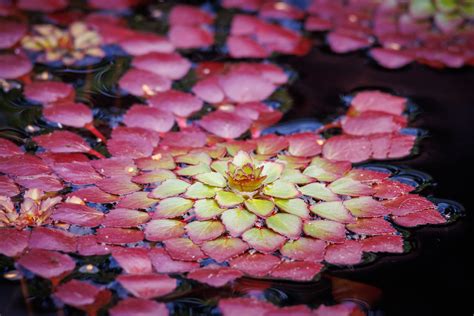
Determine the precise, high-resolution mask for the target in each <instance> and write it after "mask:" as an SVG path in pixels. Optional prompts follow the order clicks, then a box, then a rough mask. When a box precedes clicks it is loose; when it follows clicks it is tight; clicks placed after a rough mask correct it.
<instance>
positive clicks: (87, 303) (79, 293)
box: [54, 279, 112, 311]
mask: <svg viewBox="0 0 474 316" xmlns="http://www.w3.org/2000/svg"><path fill="white" fill-rule="evenodd" d="M54 296H56V297H57V298H59V299H60V300H61V301H63V303H65V304H67V305H71V306H74V307H76V308H79V309H82V310H85V311H97V310H98V309H99V308H101V307H103V306H104V305H106V304H108V303H109V302H110V299H111V298H112V293H111V292H110V291H109V290H107V289H101V288H99V287H96V286H94V285H92V284H89V283H87V282H84V281H78V280H74V279H73V280H70V281H68V282H67V283H64V284H61V285H60V286H58V288H57V290H56V292H54Z"/></svg>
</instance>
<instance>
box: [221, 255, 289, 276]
mask: <svg viewBox="0 0 474 316" xmlns="http://www.w3.org/2000/svg"><path fill="white" fill-rule="evenodd" d="M279 263H280V258H278V257H277V256H274V255H270V254H268V255H267V254H260V253H255V254H248V253H247V254H243V255H241V256H238V257H236V258H234V259H232V260H230V261H229V264H230V266H231V267H232V268H234V269H238V270H240V271H242V272H244V273H246V274H249V275H251V276H256V277H258V276H264V275H267V274H269V273H270V271H272V269H273V268H274V267H276V266H277V265H278V264H279Z"/></svg>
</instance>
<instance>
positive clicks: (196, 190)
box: [184, 182, 217, 199]
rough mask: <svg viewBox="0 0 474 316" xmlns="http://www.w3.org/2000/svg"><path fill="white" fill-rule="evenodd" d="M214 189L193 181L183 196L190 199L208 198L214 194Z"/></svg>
mask: <svg viewBox="0 0 474 316" xmlns="http://www.w3.org/2000/svg"><path fill="white" fill-rule="evenodd" d="M216 191H217V190H216V188H215V187H210V186H208V185H206V184H203V183H201V182H195V183H193V184H191V186H190V187H189V188H188V190H187V191H186V193H185V194H184V196H185V197H187V198H190V199H209V198H212V197H214V196H215V195H216Z"/></svg>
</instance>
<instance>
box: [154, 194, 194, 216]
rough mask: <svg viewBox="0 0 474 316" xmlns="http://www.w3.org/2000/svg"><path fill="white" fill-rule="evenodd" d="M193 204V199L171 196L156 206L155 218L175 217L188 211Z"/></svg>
mask: <svg viewBox="0 0 474 316" xmlns="http://www.w3.org/2000/svg"><path fill="white" fill-rule="evenodd" d="M192 206H193V201H191V200H187V199H183V198H182V197H171V198H166V199H163V200H161V201H160V202H159V203H158V205H157V206H156V208H155V215H154V218H173V217H178V216H181V215H183V214H184V213H186V212H187V211H188V210H189V209H190V208H191V207H192Z"/></svg>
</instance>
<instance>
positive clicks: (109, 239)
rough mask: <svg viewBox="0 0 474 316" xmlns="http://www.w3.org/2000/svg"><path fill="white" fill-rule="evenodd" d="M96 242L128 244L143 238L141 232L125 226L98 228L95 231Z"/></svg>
mask: <svg viewBox="0 0 474 316" xmlns="http://www.w3.org/2000/svg"><path fill="white" fill-rule="evenodd" d="M96 236H97V237H96V238H97V242H101V243H106V244H128V243H136V242H140V241H142V240H143V238H144V235H143V232H142V231H140V230H136V229H126V228H109V227H107V228H99V229H98V230H97V231H96Z"/></svg>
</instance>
